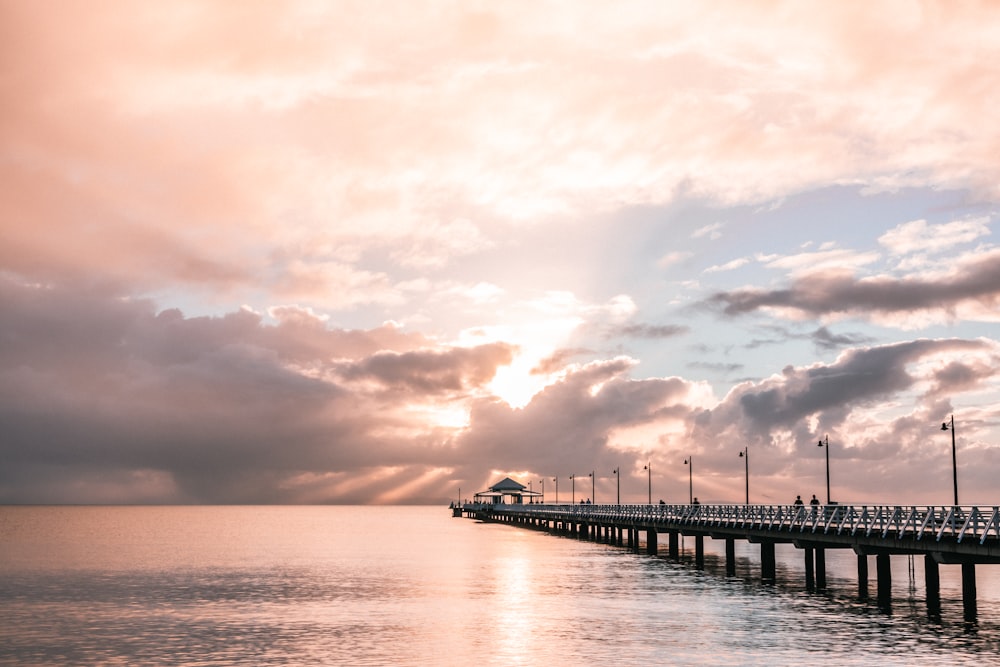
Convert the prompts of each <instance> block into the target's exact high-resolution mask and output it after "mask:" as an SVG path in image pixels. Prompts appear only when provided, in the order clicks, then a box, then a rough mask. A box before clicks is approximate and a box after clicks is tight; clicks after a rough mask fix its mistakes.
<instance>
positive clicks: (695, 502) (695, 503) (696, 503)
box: [691, 496, 701, 505]
mask: <svg viewBox="0 0 1000 667" xmlns="http://www.w3.org/2000/svg"><path fill="white" fill-rule="evenodd" d="M691 504H692V505H701V503H699V502H698V496H695V497H694V500H692V501H691Z"/></svg>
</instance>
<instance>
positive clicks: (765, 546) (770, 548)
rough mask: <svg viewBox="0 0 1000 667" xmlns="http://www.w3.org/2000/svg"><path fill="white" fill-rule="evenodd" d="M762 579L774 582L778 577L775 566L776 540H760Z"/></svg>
mask: <svg viewBox="0 0 1000 667" xmlns="http://www.w3.org/2000/svg"><path fill="white" fill-rule="evenodd" d="M760 579H761V581H763V582H766V583H772V584H773V583H774V581H775V579H777V576H776V574H775V567H774V542H773V541H771V540H761V542H760Z"/></svg>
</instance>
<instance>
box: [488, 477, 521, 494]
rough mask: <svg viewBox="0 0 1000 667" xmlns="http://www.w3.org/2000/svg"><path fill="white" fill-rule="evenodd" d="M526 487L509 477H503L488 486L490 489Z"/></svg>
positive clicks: (518, 489)
mask: <svg viewBox="0 0 1000 667" xmlns="http://www.w3.org/2000/svg"><path fill="white" fill-rule="evenodd" d="M526 488H528V487H526V486H525V485H524V484H519V483H517V482H515V481H514V480H512V479H511V478H510V477H504V478H503V479H502V480H500V481H499V482H497V483H496V484H494V485H493V486H491V487H490V491H524V490H525V489H526Z"/></svg>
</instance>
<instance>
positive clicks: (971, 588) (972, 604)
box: [962, 563, 977, 622]
mask: <svg viewBox="0 0 1000 667" xmlns="http://www.w3.org/2000/svg"><path fill="white" fill-rule="evenodd" d="M962 609H963V610H964V612H965V620H966V621H969V622H972V621H975V620H976V612H977V610H976V564H975V563H962Z"/></svg>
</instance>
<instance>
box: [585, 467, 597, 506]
mask: <svg viewBox="0 0 1000 667" xmlns="http://www.w3.org/2000/svg"><path fill="white" fill-rule="evenodd" d="M587 476H588V477H590V502H591V503H592V504H594V505H596V504H597V475H595V474H594V471H593V470H591V471H590V474H589V475H587Z"/></svg>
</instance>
